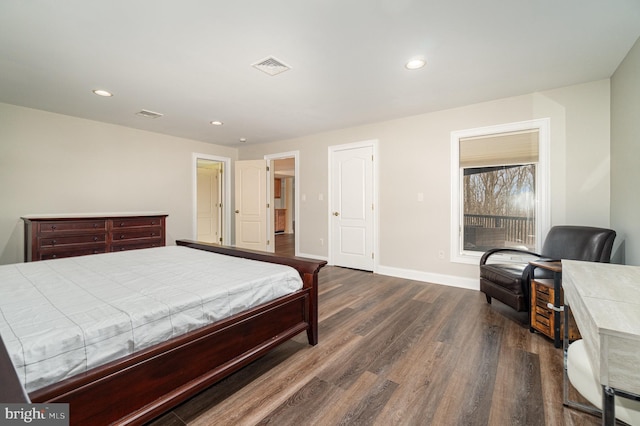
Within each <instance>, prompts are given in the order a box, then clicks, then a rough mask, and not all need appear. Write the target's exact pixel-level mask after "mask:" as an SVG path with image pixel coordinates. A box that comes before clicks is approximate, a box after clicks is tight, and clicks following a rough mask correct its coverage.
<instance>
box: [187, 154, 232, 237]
mask: <svg viewBox="0 0 640 426" xmlns="http://www.w3.org/2000/svg"><path fill="white" fill-rule="evenodd" d="M230 164H231V159H229V158H225V157H216V156H211V155H206V154H193V212H194V217H193V238H194V239H195V240H198V241H204V242H208V243H216V244H229V242H230V220H229V218H230V213H229V208H230V205H231V203H230V195H229V194H230V182H229V178H228V176H227V175H228V170H229V167H230Z"/></svg>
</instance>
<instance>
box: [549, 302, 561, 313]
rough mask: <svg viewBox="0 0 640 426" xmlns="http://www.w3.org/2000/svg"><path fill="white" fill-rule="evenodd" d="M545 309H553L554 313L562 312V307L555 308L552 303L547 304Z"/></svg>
mask: <svg viewBox="0 0 640 426" xmlns="http://www.w3.org/2000/svg"><path fill="white" fill-rule="evenodd" d="M547 308H549V309H553V310H554V311H556V312H563V311H564V306H558V307H556V305H554V304H553V303H551V302H549V303H547Z"/></svg>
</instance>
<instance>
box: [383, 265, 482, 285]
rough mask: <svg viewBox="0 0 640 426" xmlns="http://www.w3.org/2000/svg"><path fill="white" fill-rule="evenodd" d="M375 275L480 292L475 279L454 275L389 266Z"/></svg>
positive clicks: (478, 282) (477, 280)
mask: <svg viewBox="0 0 640 426" xmlns="http://www.w3.org/2000/svg"><path fill="white" fill-rule="evenodd" d="M376 273H378V274H381V275H388V276H391V277H396V278H406V279H409V280H415V281H423V282H427V283H433V284H442V285H447V286H450V287H460V288H466V289H470V290H478V291H479V290H480V280H479V279H477V278H464V277H457V276H454V275H444V274H434V273H431V272H424V271H415V270H412V269H401V268H394V267H391V266H381V265H380V266H378V269H377V270H376Z"/></svg>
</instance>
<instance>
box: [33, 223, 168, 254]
mask: <svg viewBox="0 0 640 426" xmlns="http://www.w3.org/2000/svg"><path fill="white" fill-rule="evenodd" d="M166 217H167V214H165V213H114V214H77V215H64V216H62V215H28V216H23V217H22V220H23V221H24V259H25V262H32V261H36V260H46V259H56V258H62V257H73V256H84V255H87V254H96V253H107V252H112V251H123V250H135V249H141V248H149V247H160V246H164V245H165V234H166V224H165V223H166Z"/></svg>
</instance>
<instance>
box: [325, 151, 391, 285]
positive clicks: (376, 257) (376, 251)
mask: <svg viewBox="0 0 640 426" xmlns="http://www.w3.org/2000/svg"><path fill="white" fill-rule="evenodd" d="M368 147H371V148H372V151H373V161H372V163H373V194H372V195H373V225H372V227H371V228H372V230H371V232H372V233H373V235H372V236H371V238H372V243H373V272H374V273H376V272H378V266H379V262H380V244H379V235H380V232H379V231H380V230H379V223H380V222H379V212H380V203H379V197H378V188H379V171H378V158H379V155H378V140H377V139H371V140H365V141H360V142H353V143H348V144H343V145H332V146H330V147H329V155H328V160H329V161H328V165H327V168H328V171H327V176H328V190H327V197H328V200H327V207H328V208H327V245H328V250H329V256H328V259H329V260H328V263H329V265H334V264H335V262H334V253H333V241H332V240H331V238H332V237H331V236H332V234H333V233H332V229H331V223H332V221H331V212H333V211H334V208H333V205H332V204H331V203H332V202H333V181H334V179H335V176H333V173H332V171H331V165H332V164H333V154H334V153H335V152H336V151H344V150H347V149H355V148H368Z"/></svg>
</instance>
